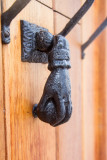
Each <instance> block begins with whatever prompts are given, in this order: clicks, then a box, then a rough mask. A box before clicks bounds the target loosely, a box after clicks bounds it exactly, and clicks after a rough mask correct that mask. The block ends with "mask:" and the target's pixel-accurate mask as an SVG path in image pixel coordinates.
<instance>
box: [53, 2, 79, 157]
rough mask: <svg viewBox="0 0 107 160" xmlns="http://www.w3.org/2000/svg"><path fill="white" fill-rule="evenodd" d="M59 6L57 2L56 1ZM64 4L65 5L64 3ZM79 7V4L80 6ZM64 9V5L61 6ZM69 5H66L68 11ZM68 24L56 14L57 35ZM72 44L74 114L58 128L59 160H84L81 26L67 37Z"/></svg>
mask: <svg viewBox="0 0 107 160" xmlns="http://www.w3.org/2000/svg"><path fill="white" fill-rule="evenodd" d="M55 3H56V4H55V5H57V1H55ZM62 4H63V3H62ZM78 5H79V4H78ZM61 7H62V9H64V5H61ZM67 7H68V5H67V4H66V10H67ZM67 22H68V19H66V18H65V17H63V16H61V15H59V14H57V13H56V14H55V33H58V32H60V31H61V30H62V28H63V27H64V25H65V24H66V23H67ZM66 38H67V39H68V41H69V44H70V50H71V66H72V68H71V69H70V70H69V73H70V79H71V94H72V97H71V99H72V103H73V113H72V116H71V119H70V121H69V122H67V123H66V124H63V125H62V126H60V127H57V129H56V133H57V160H65V159H66V160H78V159H79V160H81V159H82V117H81V115H82V108H81V58H80V44H81V26H80V25H77V26H76V27H75V28H74V29H73V30H72V31H71V33H70V34H69V35H68V36H67V37H66Z"/></svg>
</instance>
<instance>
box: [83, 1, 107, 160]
mask: <svg viewBox="0 0 107 160" xmlns="http://www.w3.org/2000/svg"><path fill="white" fill-rule="evenodd" d="M105 16H106V1H105V0H103V1H95V2H94V5H93V6H92V8H91V9H90V11H89V12H88V13H87V15H86V16H85V17H84V18H83V21H82V22H83V23H82V24H83V25H82V36H83V42H85V41H86V40H87V39H88V38H89V37H90V35H91V34H92V33H93V32H94V31H95V30H96V29H97V27H98V26H99V25H100V24H101V23H102V21H103V20H104V19H105ZM89 22H91V23H90V24H89ZM87 31H88V32H87ZM102 42H103V43H102ZM85 52H86V56H85V59H84V60H83V65H82V66H83V67H82V68H83V85H82V86H83V87H82V88H83V96H82V97H83V99H82V100H83V142H84V143H83V159H84V160H90V159H91V160H102V159H103V160H106V158H107V157H106V151H107V148H106V117H107V115H106V109H107V87H106V81H107V77H106V65H107V61H106V56H107V55H106V34H105V31H104V32H103V33H102V34H101V35H100V36H99V37H98V38H97V39H96V40H95V41H94V42H93V43H92V44H91V45H90V46H89V47H88V48H87V50H86V51H85ZM102 55H103V56H102Z"/></svg>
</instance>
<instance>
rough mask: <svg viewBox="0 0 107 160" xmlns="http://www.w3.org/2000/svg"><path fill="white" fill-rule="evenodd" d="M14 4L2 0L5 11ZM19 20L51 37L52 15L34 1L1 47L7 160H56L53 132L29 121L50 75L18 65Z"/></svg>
mask: <svg viewBox="0 0 107 160" xmlns="http://www.w3.org/2000/svg"><path fill="white" fill-rule="evenodd" d="M13 2H14V0H8V1H7V0H4V1H3V4H4V10H6V8H8V7H9V6H11V4H12V3H13ZM20 19H24V20H28V21H30V22H32V23H35V24H38V25H40V26H43V27H45V28H48V29H49V31H50V32H51V33H53V11H52V10H50V9H47V8H46V7H45V6H43V5H41V4H39V3H38V2H36V1H31V2H30V4H29V5H28V6H27V7H26V8H25V9H24V10H23V11H22V12H21V13H20V14H19V15H18V16H17V17H16V18H15V19H14V21H13V22H12V24H11V43H10V44H9V45H4V47H3V54H4V66H5V104H6V113H7V114H6V118H7V119H9V118H10V125H8V126H7V131H8V135H9V136H8V141H9V142H10V143H9V142H8V146H7V149H8V150H9V151H8V160H25V159H26V160H30V159H32V160H50V159H51V160H55V159H56V139H55V129H54V128H53V127H51V126H50V125H47V124H45V123H43V122H41V121H40V120H39V119H34V118H33V117H32V106H33V104H35V103H38V102H39V99H40V97H41V95H42V91H43V88H44V84H45V82H46V79H47V77H48V75H49V71H48V70H47V65H43V64H29V63H23V62H21V33H20ZM47 22H50V23H47ZM8 114H9V115H8ZM6 122H7V121H6ZM7 123H8V122H7ZM9 148H10V149H9Z"/></svg>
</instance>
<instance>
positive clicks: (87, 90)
mask: <svg viewBox="0 0 107 160" xmlns="http://www.w3.org/2000/svg"><path fill="white" fill-rule="evenodd" d="M84 1H85V0H84ZM93 14H94V8H93V6H92V7H91V9H90V10H89V11H88V13H87V14H86V15H85V17H83V19H82V43H84V42H86V41H87V39H88V38H89V37H90V35H91V34H92V33H93V26H94V24H93V21H94V20H93ZM89 22H92V23H90V24H89ZM85 53H86V56H85V59H84V60H82V108H83V116H82V121H83V160H90V159H91V160H95V157H94V155H95V139H94V138H95V137H94V127H95V126H94V92H93V91H94V86H93V84H94V78H93V77H94V59H93V58H94V55H93V44H92V45H91V46H90V47H88V49H87V50H85Z"/></svg>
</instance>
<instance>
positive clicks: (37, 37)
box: [2, 0, 94, 127]
mask: <svg viewBox="0 0 107 160" xmlns="http://www.w3.org/2000/svg"><path fill="white" fill-rule="evenodd" d="M28 2H30V0H23V2H21V0H16V2H15V3H14V4H13V6H12V7H11V8H10V9H9V10H8V11H7V12H6V13H4V14H3V15H2V40H3V42H4V43H9V42H10V34H9V25H10V22H11V21H12V18H14V17H15V16H16V15H17V14H18V13H19V11H20V10H22V9H23V8H24V6H26V5H27V3H28ZM93 2H94V0H86V2H85V3H84V4H83V6H82V7H81V8H80V9H79V11H78V12H77V13H76V14H75V15H74V16H73V18H71V19H70V21H69V22H68V24H67V25H66V26H65V28H64V29H63V30H62V31H61V32H60V33H59V34H57V35H56V36H53V35H52V34H51V33H49V32H48V30H47V29H45V28H42V27H40V26H37V25H35V24H31V23H29V22H27V21H21V43H22V56H21V58H22V61H23V62H32V63H48V69H49V70H50V71H51V73H50V75H49V77H48V79H47V82H46V84H45V87H44V91H43V95H42V97H41V99H40V102H39V103H38V104H36V105H34V107H33V116H34V117H39V119H41V120H42V121H44V122H46V123H49V124H50V125H52V126H54V127H55V126H58V125H61V124H63V123H65V122H67V121H68V120H69V119H70V117H71V113H72V102H71V84H70V78H69V72H68V69H69V68H70V67H71V65H70V50H69V44H68V41H67V40H66V38H65V36H66V35H67V34H68V33H69V32H70V31H71V30H72V28H73V27H74V26H75V25H76V24H77V22H78V21H79V20H80V19H81V18H82V17H83V15H84V14H85V13H86V12H87V10H88V9H89V8H90V6H91V5H92V3H93ZM22 4H23V5H22ZM17 6H18V7H19V8H20V9H19V8H18V7H17ZM14 7H16V10H15V11H14ZM12 11H13V14H12ZM7 14H10V15H11V19H9V20H8V24H7V23H5V20H6V17H5V15H7ZM6 28H7V30H6ZM7 31H8V34H7Z"/></svg>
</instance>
